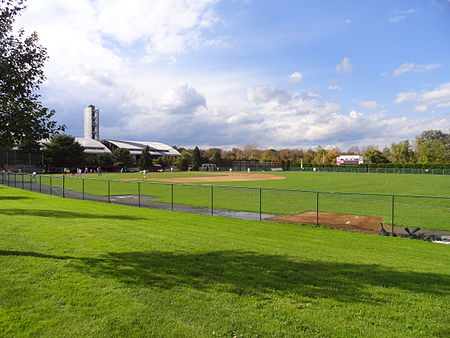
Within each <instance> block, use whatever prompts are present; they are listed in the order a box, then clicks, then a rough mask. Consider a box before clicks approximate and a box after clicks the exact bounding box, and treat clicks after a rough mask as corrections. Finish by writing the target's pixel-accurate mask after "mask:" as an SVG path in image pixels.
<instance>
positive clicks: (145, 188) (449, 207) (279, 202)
mask: <svg viewBox="0 0 450 338" xmlns="http://www.w3.org/2000/svg"><path fill="white" fill-rule="evenodd" d="M0 179H1V184H3V185H7V186H10V187H16V188H20V189H25V190H30V191H36V192H40V193H44V194H49V195H55V196H59V197H62V198H73V199H83V200H92V201H99V202H105V203H116V204H124V205H130V206H136V207H145V208H154V209H163V210H174V211H184V212H191V213H199V214H207V215H219V216H227V217H236V218H242V219H251V220H270V219H274V220H279V221H286V222H294V223H306V224H317V225H328V226H338V227H340V228H344V229H350V230H351V229H352V227H353V226H355V225H357V226H359V227H362V228H363V229H367V230H368V232H370V231H372V232H373V229H380V223H382V224H383V225H384V226H385V228H386V229H387V230H389V231H392V232H395V231H396V229H397V228H399V227H421V228H424V229H435V230H441V231H447V232H450V197H437V196H409V195H387V194H366V193H347V192H325V191H307V190H295V189H275V188H250V187H236V186H222V185H200V184H175V183H160V182H142V181H131V180H130V181H124V180H104V179H93V178H83V177H77V176H55V175H32V174H15V173H6V172H3V173H1V175H0ZM369 230H370V231H369Z"/></svg>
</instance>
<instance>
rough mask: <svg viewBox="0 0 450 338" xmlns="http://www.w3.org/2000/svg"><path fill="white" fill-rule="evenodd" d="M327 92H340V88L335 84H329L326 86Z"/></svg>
mask: <svg viewBox="0 0 450 338" xmlns="http://www.w3.org/2000/svg"><path fill="white" fill-rule="evenodd" d="M328 89H329V90H341V89H342V88H341V87H339V86H338V85H337V84H331V85H329V86H328Z"/></svg>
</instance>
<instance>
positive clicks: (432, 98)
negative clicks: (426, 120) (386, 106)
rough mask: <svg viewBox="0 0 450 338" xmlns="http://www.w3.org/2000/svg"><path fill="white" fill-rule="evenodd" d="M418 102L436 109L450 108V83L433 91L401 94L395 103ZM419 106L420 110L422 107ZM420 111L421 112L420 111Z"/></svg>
mask: <svg viewBox="0 0 450 338" xmlns="http://www.w3.org/2000/svg"><path fill="white" fill-rule="evenodd" d="M405 102H417V103H420V104H421V106H422V109H423V105H427V106H435V107H440V108H441V107H448V106H450V82H447V83H443V84H440V85H439V86H437V87H435V88H434V89H433V90H428V91H427V90H425V91H422V92H421V93H417V92H400V93H398V94H397V97H396V98H395V100H394V103H397V104H399V103H405ZM421 106H419V109H420V107H421ZM419 111H420V110H419Z"/></svg>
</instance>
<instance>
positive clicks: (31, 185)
mask: <svg viewBox="0 0 450 338" xmlns="http://www.w3.org/2000/svg"><path fill="white" fill-rule="evenodd" d="M32 179H33V176H32V175H30V191H33V182H32Z"/></svg>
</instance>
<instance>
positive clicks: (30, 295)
mask: <svg viewBox="0 0 450 338" xmlns="http://www.w3.org/2000/svg"><path fill="white" fill-rule="evenodd" d="M0 199H1V202H2V203H1V204H0V269H1V271H2V273H1V274H0V284H1V285H2V287H1V288H0V336H24V335H46V336H152V335H153V336H195V337H203V336H205V337H207V336H214V335H217V336H234V335H235V336H238V337H239V336H269V335H277V336H311V337H317V336H341V337H348V336H371V337H376V336H379V337H387V336H392V337H393V336H395V337H399V336H427V337H430V336H447V335H448V333H449V330H450V325H449V322H448V318H449V316H450V313H449V308H448V302H449V301H450V272H449V263H450V250H449V247H448V246H445V245H439V244H434V243H428V242H421V241H414V240H408V239H399V238H387V237H378V236H373V235H363V234H357V233H351V232H344V231H338V230H331V229H323V228H315V227H309V226H304V227H303V226H294V225H282V224H274V223H265V222H251V221H243V220H236V219H226V218H220V217H209V216H201V215H192V214H183V213H176V212H165V211H158V210H147V209H137V208H130V207H125V206H118V205H108V204H101V203H94V202H87V201H86V202H84V201H76V200H63V199H60V198H57V197H51V196H43V195H39V194H35V193H30V192H25V191H21V190H16V189H11V188H5V187H0Z"/></svg>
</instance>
